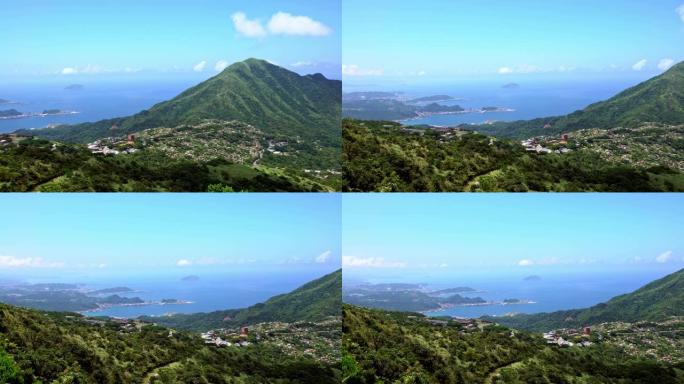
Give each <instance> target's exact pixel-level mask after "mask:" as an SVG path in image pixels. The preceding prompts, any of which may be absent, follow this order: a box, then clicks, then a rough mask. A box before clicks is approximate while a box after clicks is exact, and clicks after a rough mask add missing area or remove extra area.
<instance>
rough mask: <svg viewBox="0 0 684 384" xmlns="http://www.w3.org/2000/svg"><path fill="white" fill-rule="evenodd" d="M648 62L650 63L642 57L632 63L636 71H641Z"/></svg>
mask: <svg viewBox="0 0 684 384" xmlns="http://www.w3.org/2000/svg"><path fill="white" fill-rule="evenodd" d="M646 63H648V61H647V60H646V59H641V60H639V61H637V62H636V63H634V65H632V69H633V70H635V71H641V70H642V69H644V67H645V66H646Z"/></svg>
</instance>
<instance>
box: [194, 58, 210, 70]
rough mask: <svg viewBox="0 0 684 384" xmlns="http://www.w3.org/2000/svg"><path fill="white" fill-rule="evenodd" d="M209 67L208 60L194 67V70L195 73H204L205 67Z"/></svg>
mask: <svg viewBox="0 0 684 384" xmlns="http://www.w3.org/2000/svg"><path fill="white" fill-rule="evenodd" d="M206 66H207V62H206V60H202V61H200V62H199V63H197V64H195V66H194V67H192V70H193V71H195V72H202V71H204V67H206Z"/></svg>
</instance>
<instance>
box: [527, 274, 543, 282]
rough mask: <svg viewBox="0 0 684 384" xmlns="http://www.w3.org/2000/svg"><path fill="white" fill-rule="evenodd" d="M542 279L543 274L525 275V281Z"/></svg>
mask: <svg viewBox="0 0 684 384" xmlns="http://www.w3.org/2000/svg"><path fill="white" fill-rule="evenodd" d="M541 279H542V278H541V276H537V275H530V276H527V277H525V278H524V279H523V280H525V281H541Z"/></svg>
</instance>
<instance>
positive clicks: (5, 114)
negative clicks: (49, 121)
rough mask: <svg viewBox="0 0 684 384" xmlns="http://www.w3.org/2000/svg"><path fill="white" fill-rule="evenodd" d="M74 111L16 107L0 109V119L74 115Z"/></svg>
mask: <svg viewBox="0 0 684 384" xmlns="http://www.w3.org/2000/svg"><path fill="white" fill-rule="evenodd" d="M77 113H78V112H76V111H62V110H61V109H46V110H44V111H43V112H19V111H17V110H16V109H6V110H4V111H0V120H8V119H26V118H29V117H46V116H58V115H75V114H77Z"/></svg>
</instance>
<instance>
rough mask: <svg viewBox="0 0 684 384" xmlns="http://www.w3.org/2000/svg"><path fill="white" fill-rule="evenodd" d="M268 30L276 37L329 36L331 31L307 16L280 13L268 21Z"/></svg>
mask: <svg viewBox="0 0 684 384" xmlns="http://www.w3.org/2000/svg"><path fill="white" fill-rule="evenodd" d="M268 30H269V32H271V33H272V34H274V35H298V36H327V35H329V34H330V32H331V30H330V28H328V27H327V26H326V25H325V24H323V23H321V22H320V21H316V20H313V19H312V18H310V17H307V16H295V15H291V14H289V13H287V12H278V13H276V14H274V15H273V16H271V20H269V21H268Z"/></svg>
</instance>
